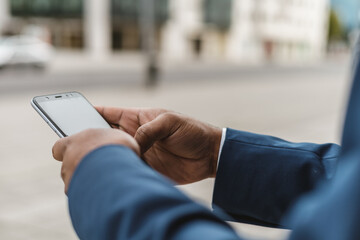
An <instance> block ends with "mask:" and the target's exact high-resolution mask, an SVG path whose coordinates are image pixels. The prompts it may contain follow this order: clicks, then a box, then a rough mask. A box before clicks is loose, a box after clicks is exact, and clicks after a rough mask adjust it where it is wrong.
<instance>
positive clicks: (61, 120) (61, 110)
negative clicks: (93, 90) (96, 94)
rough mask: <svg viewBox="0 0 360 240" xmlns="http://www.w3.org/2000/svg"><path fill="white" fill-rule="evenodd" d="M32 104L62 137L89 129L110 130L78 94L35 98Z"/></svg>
mask: <svg viewBox="0 0 360 240" xmlns="http://www.w3.org/2000/svg"><path fill="white" fill-rule="evenodd" d="M33 102H34V103H35V104H36V106H37V107H38V108H39V110H40V111H41V112H42V113H43V114H44V115H45V117H46V118H47V120H48V121H50V122H51V123H52V125H53V126H54V127H56V129H57V130H58V131H59V132H60V133H61V134H62V135H64V136H70V135H73V134H76V133H78V132H81V131H83V130H85V129H89V128H111V127H110V125H109V124H108V123H107V122H106V121H105V120H104V118H103V117H102V116H101V115H100V114H99V113H98V112H97V111H96V109H95V108H94V107H93V106H92V105H91V104H90V103H89V102H88V101H87V100H86V98H84V97H83V96H82V95H81V94H80V93H77V92H72V93H62V94H55V95H48V96H41V97H35V98H34V100H33Z"/></svg>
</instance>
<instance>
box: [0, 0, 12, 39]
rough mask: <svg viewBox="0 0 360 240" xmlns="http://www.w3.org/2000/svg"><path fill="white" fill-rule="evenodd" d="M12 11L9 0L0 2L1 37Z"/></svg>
mask: <svg viewBox="0 0 360 240" xmlns="http://www.w3.org/2000/svg"><path fill="white" fill-rule="evenodd" d="M9 17H10V11H9V6H8V1H7V0H0V36H1V35H2V33H3V31H4V28H5V26H6V24H7V22H8V20H9Z"/></svg>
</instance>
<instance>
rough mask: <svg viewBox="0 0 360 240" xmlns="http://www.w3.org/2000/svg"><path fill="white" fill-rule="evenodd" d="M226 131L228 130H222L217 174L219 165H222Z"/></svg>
mask: <svg viewBox="0 0 360 240" xmlns="http://www.w3.org/2000/svg"><path fill="white" fill-rule="evenodd" d="M226 130H227V128H223V129H222V135H221V141H220V147H219V154H218V159H217V165H216V172H217V169H218V168H219V163H220V156H221V152H222V149H223V146H224V143H225V139H226Z"/></svg>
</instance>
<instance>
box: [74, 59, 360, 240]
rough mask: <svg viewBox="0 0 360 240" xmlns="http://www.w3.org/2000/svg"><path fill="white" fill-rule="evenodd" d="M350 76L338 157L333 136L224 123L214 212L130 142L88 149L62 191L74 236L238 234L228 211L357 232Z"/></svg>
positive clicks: (300, 229)
mask: <svg viewBox="0 0 360 240" xmlns="http://www.w3.org/2000/svg"><path fill="white" fill-rule="evenodd" d="M354 79H355V81H354V86H353V90H352V94H351V98H350V103H349V109H348V114H347V118H346V123H345V128H344V137H343V143H342V144H343V151H342V154H341V157H340V158H339V157H338V156H339V151H340V148H339V147H338V146H337V145H334V144H324V145H317V144H311V143H290V142H286V141H284V140H281V139H278V138H274V137H270V136H263V135H257V134H252V133H246V132H240V131H236V130H231V129H229V130H228V133H227V136H226V140H225V144H224V147H223V151H222V155H221V159H220V165H219V168H218V173H217V177H216V182H215V190H214V196H213V203H214V209H215V212H218V214H217V215H215V214H213V213H212V212H210V211H209V210H208V209H206V208H205V207H203V206H201V205H199V204H197V203H194V202H193V201H191V200H190V199H189V198H188V197H187V196H185V195H184V194H183V193H181V192H180V191H178V190H177V189H176V188H174V187H173V183H172V182H170V181H168V180H167V179H165V178H164V177H162V176H161V175H159V174H158V173H156V172H155V171H153V170H152V169H150V168H149V167H148V166H147V165H145V164H144V163H143V162H142V160H141V159H139V158H138V157H137V156H136V155H135V154H134V153H133V152H132V151H131V150H129V149H127V148H125V147H122V146H105V147H102V148H99V149H97V150H95V151H93V152H92V153H90V154H89V155H87V156H86V157H85V158H84V159H83V161H82V162H81V163H80V165H79V166H78V168H77V170H76V171H75V173H74V176H73V179H72V181H71V184H70V188H69V192H68V196H69V209H70V215H71V219H72V222H73V225H74V228H75V230H76V232H77V234H78V235H79V237H80V238H81V239H154V240H161V239H185V240H188V239H240V237H239V236H237V235H236V234H235V232H234V231H233V230H232V229H231V228H230V227H229V226H228V224H226V223H225V222H223V221H222V219H224V218H225V219H232V220H236V221H243V222H250V223H258V224H263V225H269V226H284V227H291V228H292V229H293V232H292V234H291V236H290V239H300V240H312V239H319V240H320V239H321V240H324V239H326V240H333V239H334V240H335V239H341V240H345V239H352V240H353V239H360V227H358V224H359V222H360V127H359V126H358V124H359V123H360V65H359V64H358V66H357V71H356V74H355V78H354ZM337 159H339V160H337ZM336 165H338V166H336ZM305 193H309V194H305ZM219 209H222V210H224V211H225V212H226V213H227V214H222V211H220V210H219ZM288 211H289V212H290V213H289V214H287V215H286V216H285V215H284V214H285V213H286V212H288Z"/></svg>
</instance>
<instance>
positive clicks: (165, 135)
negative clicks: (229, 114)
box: [96, 107, 221, 184]
mask: <svg viewBox="0 0 360 240" xmlns="http://www.w3.org/2000/svg"><path fill="white" fill-rule="evenodd" d="M96 109H97V110H98V112H99V113H100V114H101V115H102V116H103V117H104V118H105V119H106V120H107V121H108V122H109V123H110V124H111V125H112V126H113V127H115V128H119V129H121V130H123V131H125V132H127V133H128V134H130V135H132V136H134V138H135V139H136V141H137V142H138V143H139V145H140V148H141V152H142V157H143V159H144V160H145V161H146V162H147V163H148V164H149V165H150V166H151V167H152V168H154V169H156V170H157V171H159V172H160V173H162V174H164V175H165V176H167V177H169V178H170V179H172V180H174V181H175V182H177V183H178V184H188V183H193V182H197V181H200V180H203V179H205V178H209V177H215V175H216V166H217V158H218V152H219V147H220V141H221V129H219V128H216V127H213V126H210V125H208V124H205V123H202V122H200V121H198V120H195V119H192V118H189V117H186V116H184V115H182V114H179V113H175V112H171V111H167V110H163V109H125V108H111V107H97V108H96Z"/></svg>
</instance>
